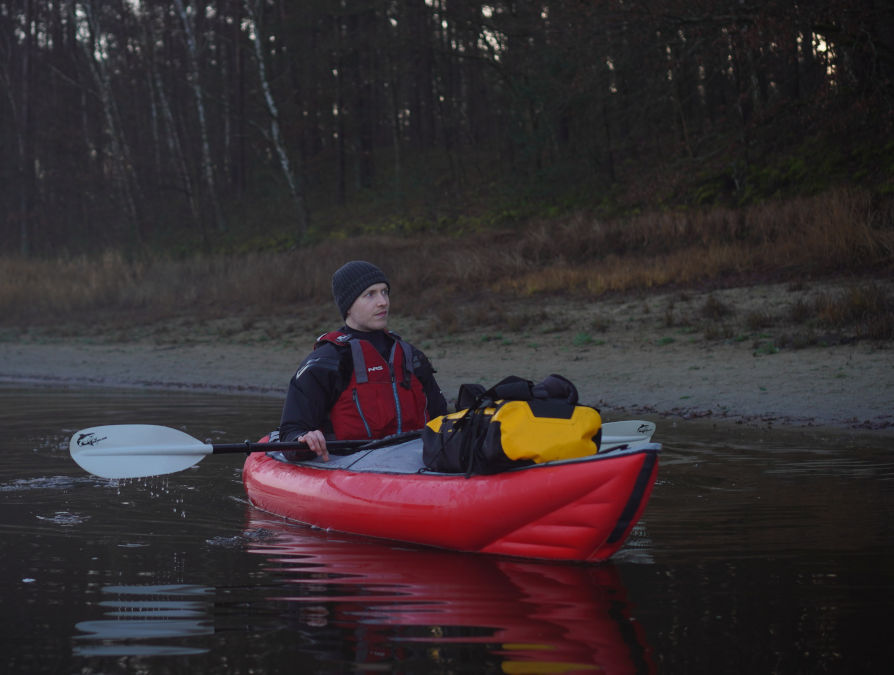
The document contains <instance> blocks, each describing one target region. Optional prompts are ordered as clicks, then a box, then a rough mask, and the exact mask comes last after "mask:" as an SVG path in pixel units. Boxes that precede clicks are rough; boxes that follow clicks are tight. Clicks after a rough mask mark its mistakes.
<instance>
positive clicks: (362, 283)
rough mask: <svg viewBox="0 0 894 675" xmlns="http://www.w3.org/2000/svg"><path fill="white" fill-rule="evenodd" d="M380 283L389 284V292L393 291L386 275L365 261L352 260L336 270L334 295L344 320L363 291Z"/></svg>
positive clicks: (333, 277)
mask: <svg viewBox="0 0 894 675" xmlns="http://www.w3.org/2000/svg"><path fill="white" fill-rule="evenodd" d="M380 283H384V284H388V290H391V284H390V283H388V279H386V278H385V273H384V272H382V270H380V269H379V268H378V267H376V266H375V265H373V264H372V263H368V262H366V261H364V260H352V261H351V262H349V263H345V264H344V265H342V266H341V267H339V268H338V269H337V270H335V274H333V275H332V295H333V297H334V298H335V304H336V305H338V310H339V311H340V312H341V316H342V318H347V316H348V310H349V309H351V305H353V304H354V301H355V300H356V299H357V298H358V297H359V296H360V294H361V293H363V291H365V290H366V289H367V288H369V287H370V286H372V285H373V284H380Z"/></svg>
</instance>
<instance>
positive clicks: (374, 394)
mask: <svg viewBox="0 0 894 675" xmlns="http://www.w3.org/2000/svg"><path fill="white" fill-rule="evenodd" d="M389 335H390V336H391V337H392V338H394V344H393V345H392V347H391V354H390V356H389V358H388V360H387V361H386V360H385V359H384V358H383V357H382V355H381V354H380V353H379V352H378V350H377V349H376V348H375V346H373V344H372V343H371V342H369V341H368V340H361V339H358V338H355V337H352V336H351V335H348V334H346V333H342V332H341V331H332V332H331V333H326V334H325V335H322V336H320V337H319V338H317V345H320V344H322V343H324V342H329V343H331V344H333V345H335V346H337V347H340V348H345V349H346V348H348V347H350V349H351V359H352V361H353V371H352V373H351V381H350V383H349V384H348V386H347V387H346V388H345V390H344V391H343V392H342V393H341V396H339V398H338V400H337V401H336V402H335V405H334V406H333V407H332V410H331V411H330V413H329V417H330V421H331V422H332V430H333V431H334V432H335V437H336V438H338V439H354V438H384V437H385V436H389V435H391V434H398V433H401V432H404V431H411V430H413V429H421V428H422V427H424V426H425V424H426V423H427V422H428V414H427V409H426V407H427V401H426V398H425V391H424V389H423V387H422V382H420V381H419V378H418V377H416V375H415V374H414V373H413V348H412V347H411V346H410V345H409V344H407V343H406V342H404V341H403V340H401V339H400V338H399V337H398V336H397V335H395V334H394V333H391V332H389Z"/></svg>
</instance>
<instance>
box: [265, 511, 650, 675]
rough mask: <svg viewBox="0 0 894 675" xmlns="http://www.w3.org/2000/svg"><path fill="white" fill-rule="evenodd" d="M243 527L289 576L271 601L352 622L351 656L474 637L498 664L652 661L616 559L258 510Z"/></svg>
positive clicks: (393, 654) (591, 665)
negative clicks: (461, 543)
mask: <svg viewBox="0 0 894 675" xmlns="http://www.w3.org/2000/svg"><path fill="white" fill-rule="evenodd" d="M250 532H251V535H252V540H253V542H254V543H253V544H251V546H250V548H249V550H250V551H251V552H253V553H257V554H261V555H263V556H266V557H267V559H268V563H269V566H268V572H270V573H272V574H274V575H275V576H277V577H279V578H280V579H281V580H282V582H283V583H284V584H285V585H284V587H283V592H284V594H283V596H280V597H277V598H276V600H279V601H287V602H288V603H290V604H291V603H295V605H294V606H293V607H291V608H290V609H289V610H288V614H289V615H290V617H291V619H292V620H297V621H298V622H299V623H300V624H302V625H303V626H305V627H314V628H332V627H335V626H338V627H341V628H343V629H347V630H346V631H345V634H346V639H347V640H349V641H353V642H354V645H353V646H354V659H355V662H357V663H371V662H388V661H392V660H399V659H401V658H402V657H404V656H406V650H407V649H410V648H412V647H413V646H416V647H419V648H421V649H424V653H425V656H424V658H426V659H430V660H432V661H434V662H436V663H443V662H445V661H448V660H451V661H454V660H457V654H461V651H458V650H459V649H460V648H461V647H462V646H467V645H471V644H475V645H481V646H482V647H483V648H484V651H485V653H486V654H489V656H490V658H488V662H491V663H493V662H495V663H493V664H494V665H495V666H497V665H498V669H502V670H503V671H504V672H570V671H578V670H584V671H589V670H597V669H599V670H604V671H606V672H609V673H651V672H654V671H655V668H654V664H653V663H652V658H651V652H650V649H649V647H648V646H647V644H646V642H645V639H644V636H643V632H642V629H641V627H640V626H639V624H638V623H637V622H636V620H635V619H633V618H632V616H631V614H630V606H629V604H628V601H627V599H626V593H625V590H624V587H623V585H622V584H621V580H620V577H619V575H618V572H617V569H616V568H615V567H614V566H613V565H611V564H604V565H599V566H593V565H589V566H583V565H572V564H554V563H539V562H534V561H521V560H510V559H505V558H495V557H490V556H484V555H473V554H460V553H451V552H442V551H436V550H429V549H415V548H406V547H402V546H400V545H391V544H389V543H384V542H376V541H371V540H367V539H361V538H353V537H350V536H349V535H338V534H331V533H325V532H321V531H319V530H314V529H311V528H306V527H302V526H299V525H294V524H291V523H286V522H283V521H280V520H276V519H274V518H269V519H266V518H264V517H263V516H258V515H257V514H256V512H254V515H253V516H252V518H251V521H250ZM414 651H416V650H414ZM419 657H420V655H419V654H418V653H417V654H416V657H415V658H419ZM458 660H463V659H462V657H461V656H460V657H459V658H458Z"/></svg>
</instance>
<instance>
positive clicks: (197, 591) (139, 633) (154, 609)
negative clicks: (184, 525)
mask: <svg viewBox="0 0 894 675" xmlns="http://www.w3.org/2000/svg"><path fill="white" fill-rule="evenodd" d="M102 592H103V593H104V594H106V595H109V596H113V597H110V599H108V600H103V601H101V602H100V603H99V605H100V606H101V607H103V608H105V612H104V615H105V616H107V617H110V618H107V619H98V620H94V621H81V622H79V623H78V624H77V625H76V626H75V628H76V629H77V630H78V631H81V632H82V633H85V635H77V636H75V640H76V643H75V646H74V647H73V650H72V652H73V654H74V655H76V656H182V655H189V654H202V653H205V652H207V651H208V650H207V649H204V648H199V647H190V646H189V645H183V644H180V642H182V641H183V640H187V641H188V638H190V637H194V636H199V635H210V634H212V633H214V625H213V621H212V620H211V619H210V618H209V609H210V605H211V599H213V593H214V589H212V588H207V587H205V586H191V585H185V584H166V585H147V586H105V587H104V588H103V589H102ZM205 596H210V599H209V598H206V597H205ZM167 639H176V640H177V642H176V643H173V642H172V643H162V644H158V643H156V642H155V641H157V640H167Z"/></svg>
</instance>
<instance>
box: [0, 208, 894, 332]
mask: <svg viewBox="0 0 894 675" xmlns="http://www.w3.org/2000/svg"><path fill="white" fill-rule="evenodd" d="M892 215H894V212H892V205H891V203H890V202H886V203H874V202H873V200H872V198H871V197H870V196H869V195H868V193H864V192H861V191H859V190H844V191H838V192H831V193H828V194H825V195H822V196H818V197H813V198H799V199H795V200H789V201H786V202H783V203H778V204H764V205H760V206H755V207H751V208H748V209H743V210H740V211H732V210H727V209H723V208H715V209H710V210H704V211H686V212H668V213H656V214H651V215H641V216H637V217H633V218H628V219H625V220H619V221H616V222H601V221H598V220H595V219H593V218H589V217H587V216H586V215H584V214H579V215H577V216H575V217H573V218H568V219H566V220H564V221H561V222H554V223H545V222H541V223H534V224H532V225H530V226H529V227H528V228H527V229H525V230H522V231H519V232H515V231H478V232H474V233H469V234H467V235H463V236H450V235H444V234H440V235H432V236H425V235H418V236H415V237H412V238H406V237H404V238H398V237H388V236H365V237H356V238H350V239H346V240H327V241H325V242H322V243H320V244H317V245H315V246H312V247H307V248H301V249H296V250H292V251H289V252H283V253H272V252H268V253H249V254H245V255H239V256H237V255H229V256H224V255H220V256H213V257H212V256H204V257H197V258H191V259H188V260H173V259H170V258H160V257H159V258H151V259H138V260H128V259H126V258H125V257H124V256H123V255H122V254H121V253H118V252H115V251H107V252H106V253H104V254H102V255H98V256H96V257H88V256H81V257H78V258H75V259H68V260H65V259H63V260H56V261H47V260H33V259H32V260H21V259H15V258H7V259H5V260H3V264H2V266H0V316H2V317H3V318H2V323H3V324H5V325H6V326H7V327H8V328H11V329H15V328H18V329H21V328H22V327H25V326H32V327H34V326H41V325H42V326H45V327H46V326H52V325H60V324H65V325H67V326H69V328H68V329H67V330H71V331H74V332H77V330H78V329H77V326H78V325H79V324H80V325H89V324H91V323H94V322H95V321H96V320H97V319H98V317H101V318H102V319H103V321H105V322H107V323H109V324H110V325H115V324H116V323H117V324H123V323H126V322H134V321H136V322H138V323H150V322H156V321H158V320H161V319H170V318H174V317H177V316H187V315H188V316H194V317H201V318H206V319H210V318H213V317H221V316H227V315H230V316H232V315H236V316H241V317H243V320H244V322H246V323H249V324H250V323H252V322H254V321H257V320H259V318H264V317H266V318H267V319H269V321H270V322H273V323H275V322H276V321H278V320H279V319H280V318H282V317H285V316H288V315H289V314H290V313H291V312H293V311H296V310H299V309H302V308H303V309H308V308H314V307H319V306H321V305H328V302H329V297H330V295H329V294H330V290H329V288H330V286H329V284H330V276H331V273H332V270H333V269H334V268H335V267H336V266H338V265H339V264H341V263H342V262H344V261H346V260H350V259H355V258H366V259H370V260H373V261H376V262H377V263H379V264H380V265H382V266H383V268H384V269H385V270H386V272H387V273H388V274H389V276H390V278H391V280H392V282H393V284H394V286H395V289H396V293H397V294H398V295H397V297H398V298H399V306H400V311H401V313H402V314H406V315H408V316H415V317H417V318H419V319H422V320H423V324H424V325H425V329H426V331H427V332H439V333H450V332H459V331H462V330H465V329H467V328H468V327H471V326H482V325H493V324H495V323H503V324H505V327H506V329H507V330H513V326H515V329H520V328H522V327H523V325H524V324H526V323H529V322H531V321H539V322H541V323H543V322H544V318H545V317H543V316H541V317H540V318H539V319H537V317H536V316H533V315H531V314H530V313H527V314H522V315H520V316H521V318H519V317H515V316H514V315H510V314H509V313H507V312H505V311H503V310H502V308H501V305H502V303H501V301H502V300H511V299H513V298H515V299H525V298H533V297H540V296H543V295H550V296H555V295H560V296H562V297H566V298H584V299H590V298H598V297H600V296H603V295H605V294H607V293H610V292H629V291H644V290H649V289H662V288H664V289H667V288H679V289H685V288H687V287H691V288H694V287H700V288H713V287H721V286H725V285H726V286H728V285H747V284H749V283H753V282H756V281H767V280H777V281H778V280H791V281H792V282H793V283H801V282H802V280H803V279H805V278H811V277H812V278H821V277H829V276H833V275H842V274H844V275H852V276H857V277H867V276H870V277H871V276H873V275H875V276H889V275H890V273H891V271H892V251H894V227H892V220H894V218H892ZM699 314H700V316H698V317H694V318H693V317H685V318H684V317H680V316H677V315H676V314H675V312H674V311H673V308H668V310H667V312H666V316H665V319H664V321H665V324H666V325H669V326H670V325H675V324H676V325H681V324H688V325H694V323H697V322H701V323H702V324H704V325H703V327H702V330H703V331H704V333H705V336H706V337H708V338H724V337H729V336H730V333H731V332H732V328H730V327H729V323H730V320H731V318H732V317H733V316H734V315H735V308H732V307H725V306H723V304H722V303H720V302H719V301H717V300H716V299H714V298H713V297H712V296H709V297H708V299H707V300H706V301H705V303H704V306H703V307H702V308H701V310H700V312H699ZM892 316H894V301H892V299H891V298H889V297H887V296H886V292H885V289H884V288H883V287H881V286H877V285H874V284H872V283H864V284H857V285H854V286H852V287H851V288H850V289H849V290H847V291H846V292H845V293H844V294H843V295H841V296H840V297H823V298H822V299H820V300H815V301H811V302H810V303H808V302H806V301H804V300H799V301H798V302H796V303H795V304H793V305H792V307H791V309H790V312H789V316H787V317H778V316H777V317H774V316H769V315H767V314H766V313H764V312H761V311H753V312H751V313H750V314H748V315H747V316H736V317H735V320H736V321H737V322H739V323H740V324H742V326H743V328H744V329H747V330H750V331H759V330H760V329H761V328H763V327H766V326H768V325H771V324H772V323H774V322H779V321H780V320H782V319H784V320H785V321H786V322H794V323H799V322H800V323H803V324H804V325H805V326H807V325H808V324H809V327H810V331H812V335H813V337H809V336H808V337H804V331H799V335H800V336H801V337H797V338H796V337H789V338H787V340H788V343H789V344H790V345H791V344H801V343H806V344H811V343H816V342H817V341H818V340H819V339H820V337H817V336H821V335H822V334H823V332H824V331H834V330H840V329H842V328H843V327H845V326H847V327H849V328H852V327H855V326H856V327H857V328H856V329H855V330H856V332H855V336H856V337H865V338H874V339H891V338H892V336H894V328H892V325H894V321H892ZM330 318H331V317H330ZM590 328H591V329H592V331H593V332H600V330H605V327H604V326H602V327H601V328H600V326H595V325H594V326H592V327H590ZM230 330H235V329H232V328H231V329H230ZM851 332H852V333H854V331H851Z"/></svg>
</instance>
